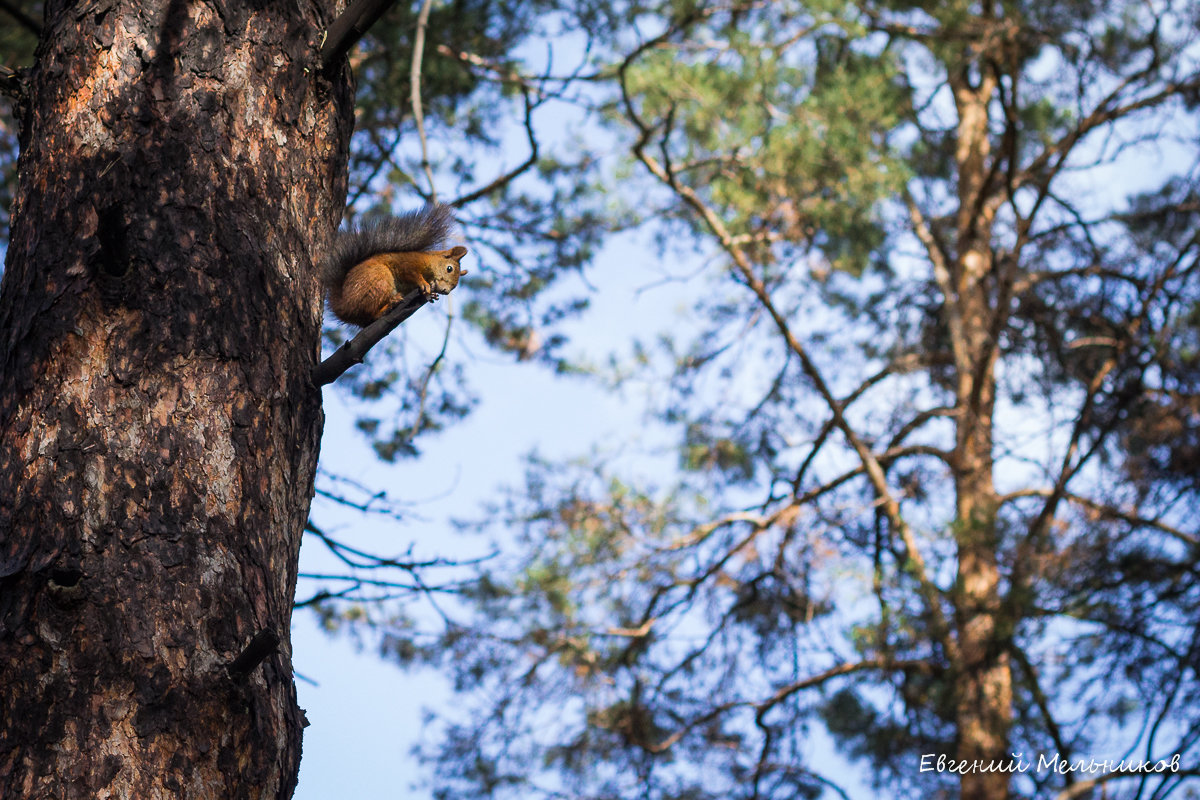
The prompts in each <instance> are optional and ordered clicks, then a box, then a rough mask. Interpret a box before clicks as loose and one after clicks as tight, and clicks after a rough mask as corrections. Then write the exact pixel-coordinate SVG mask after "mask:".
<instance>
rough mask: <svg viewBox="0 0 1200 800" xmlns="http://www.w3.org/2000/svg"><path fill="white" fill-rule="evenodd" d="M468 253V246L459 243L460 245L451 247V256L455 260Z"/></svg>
mask: <svg viewBox="0 0 1200 800" xmlns="http://www.w3.org/2000/svg"><path fill="white" fill-rule="evenodd" d="M466 254H467V248H465V247H463V246H462V245H459V246H458V247H452V248H450V257H451V258H453V259H454V260H455V261H457V260H458V259H460V258H462V257H463V256H465V255H466Z"/></svg>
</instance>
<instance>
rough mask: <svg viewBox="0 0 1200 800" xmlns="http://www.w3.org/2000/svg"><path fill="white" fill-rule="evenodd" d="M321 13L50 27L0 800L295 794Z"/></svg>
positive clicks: (312, 452) (322, 190) (0, 572)
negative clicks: (294, 636)
mask: <svg viewBox="0 0 1200 800" xmlns="http://www.w3.org/2000/svg"><path fill="white" fill-rule="evenodd" d="M331 5H332V4H331ZM326 14H327V12H325V11H322V10H321V9H319V8H318V7H317V5H316V4H313V3H305V2H301V3H299V4H287V3H283V4H280V3H273V4H265V3H208V2H186V3H185V2H170V3H163V2H159V3H141V2H133V1H132V0H108V1H107V2H106V1H105V0H100V2H91V3H79V4H78V5H72V4H64V3H61V2H59V3H50V4H49V5H48V8H47V14H46V24H45V30H44V34H43V40H42V44H41V47H40V48H39V51H38V58H37V63H36V65H35V67H34V70H33V72H32V76H31V85H30V99H31V104H30V108H31V115H32V116H31V119H30V120H29V126H28V129H27V130H28V134H27V137H26V141H24V142H23V150H22V154H21V160H20V193H19V197H18V205H17V208H16V210H15V214H14V224H13V231H12V240H11V245H10V248H9V252H8V262H7V269H6V272H5V275H4V280H3V286H2V289H0V797H4V798H18V797H55V798H74V797H78V798H89V800H90V799H91V798H104V797H137V798H144V799H147V800H148V799H149V798H159V797H162V798H166V797H170V798H201V797H203V798H217V797H221V798H242V797H245V798H260V797H269V798H284V797H289V796H290V795H291V792H292V789H293V787H294V784H295V775H296V769H297V765H298V761H299V752H300V732H301V725H302V720H303V715H302V713H301V711H300V710H299V709H298V707H297V706H296V700H295V688H294V684H293V681H292V669H291V661H290V658H289V654H290V649H289V646H288V644H287V640H288V632H289V623H290V617H291V607H292V599H293V590H294V585H295V579H296V556H297V552H298V549H299V545H300V536H301V532H302V529H303V526H304V522H305V519H306V516H307V512H308V506H309V500H310V498H311V493H312V484H313V474H314V470H315V466H316V459H317V449H318V440H319V437H320V432H321V425H322V414H321V406H320V395H319V392H318V391H317V390H316V389H315V388H314V387H313V386H312V384H311V382H310V380H309V373H310V370H311V368H312V366H313V364H314V363H315V361H316V359H317V356H318V351H319V338H320V327H321V297H320V292H319V287H318V284H317V279H316V274H315V270H314V269H313V260H314V257H315V256H316V255H319V251H320V250H322V249H323V248H324V246H325V244H326V243H327V242H328V241H329V238H330V236H331V234H332V232H333V230H334V229H335V227H336V225H337V222H338V220H339V218H340V216H341V210H342V202H343V201H344V197H345V185H346V175H345V165H346V150H347V145H348V140H349V134H350V129H351V119H350V113H351V109H352V97H351V91H350V87H349V84H348V81H346V80H345V79H344V78H343V79H340V80H339V82H338V83H337V85H335V86H329V85H326V84H324V83H323V82H322V79H321V78H319V77H318V76H317V74H316V73H317V70H315V69H313V67H314V65H315V60H316V57H317V48H318V45H319V43H320V34H321V31H322V28H323V26H324V25H325V24H327V23H328V22H329V19H328V18H327V16H326ZM259 631H274V632H275V633H277V634H278V635H279V636H280V637H282V638H283V640H284V643H283V644H282V645H281V646H280V648H279V649H278V651H276V652H275V653H273V654H271V655H270V656H269V657H267V659H266V660H265V661H264V662H263V663H262V664H261V665H259V666H257V667H255V668H253V669H251V670H250V671H249V672H248V674H246V675H244V676H241V677H237V676H231V675H230V674H229V672H228V671H227V665H228V664H229V663H230V662H231V661H233V660H234V659H235V658H236V657H237V656H238V654H239V652H241V651H242V649H243V648H244V647H245V646H246V645H247V644H248V643H249V642H250V640H251V638H252V637H253V636H254V635H255V634H256V633H258V632H259Z"/></svg>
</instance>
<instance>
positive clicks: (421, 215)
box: [321, 204, 467, 326]
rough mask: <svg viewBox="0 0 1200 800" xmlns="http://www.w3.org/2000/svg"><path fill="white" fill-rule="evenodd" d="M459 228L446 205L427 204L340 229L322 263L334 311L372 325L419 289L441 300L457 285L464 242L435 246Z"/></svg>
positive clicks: (343, 317) (349, 319)
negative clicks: (402, 213) (436, 248)
mask: <svg viewBox="0 0 1200 800" xmlns="http://www.w3.org/2000/svg"><path fill="white" fill-rule="evenodd" d="M453 229H454V216H453V211H452V209H451V208H450V207H449V206H446V205H440V204H438V205H428V206H426V207H425V208H423V209H421V210H419V211H414V212H411V213H409V214H404V215H403V216H399V217H392V218H389V219H385V220H382V221H380V222H377V223H372V224H368V225H365V226H362V227H359V228H357V229H353V230H350V231H348V232H346V233H342V234H339V235H338V238H337V241H336V242H335V244H334V247H333V252H332V253H330V255H329V257H328V258H327V259H326V260H325V263H324V265H323V266H322V268H321V282H322V283H323V284H324V285H325V290H326V291H327V292H328V295H329V308H330V309H331V310H332V311H333V313H334V315H335V316H336V317H337V318H338V319H340V320H342V321H343V322H347V323H349V324H351V325H361V326H366V325H370V324H371V323H372V322H374V321H375V320H377V319H379V318H380V317H382V316H383V315H384V314H385V313H386V312H387V311H388V309H390V308H392V307H393V306H394V305H396V304H397V303H399V302H400V301H401V300H402V299H404V298H405V297H407V296H410V295H411V293H412V292H414V291H419V292H421V294H423V295H424V296H425V298H426V299H427V300H431V301H432V300H436V299H437V296H438V295H440V294H447V293H449V292H450V291H451V290H452V289H453V288H454V287H456V286H458V280H459V278H460V277H462V276H463V275H466V274H467V271H466V270H465V269H463V268H462V265H461V263H460V262H461V261H462V257H463V256H465V255H466V254H467V248H465V247H461V246H460V247H452V248H450V249H449V250H435V249H434V248H435V247H438V246H439V245H442V244H444V243H445V242H446V240H447V239H448V238H449V237H450V234H451V233H452V232H453Z"/></svg>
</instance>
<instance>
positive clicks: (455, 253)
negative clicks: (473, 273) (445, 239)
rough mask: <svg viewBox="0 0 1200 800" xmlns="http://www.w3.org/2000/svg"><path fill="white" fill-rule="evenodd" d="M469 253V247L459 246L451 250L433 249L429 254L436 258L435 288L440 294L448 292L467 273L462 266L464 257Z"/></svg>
mask: <svg viewBox="0 0 1200 800" xmlns="http://www.w3.org/2000/svg"><path fill="white" fill-rule="evenodd" d="M466 254H467V248H465V247H462V246H459V247H452V248H450V249H449V250H433V251H431V252H430V253H429V254H428V255H430V256H432V257H433V259H434V263H433V289H434V291H435V292H437V293H438V294H446V293H448V292H449V291H450V290H451V289H453V288H454V287H455V286H458V279H459V278H461V277H462V276H463V275H466V274H467V271H466V270H465V269H463V268H462V264H461V263H460V262H461V261H462V257H463V256H465V255H466Z"/></svg>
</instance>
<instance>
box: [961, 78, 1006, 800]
mask: <svg viewBox="0 0 1200 800" xmlns="http://www.w3.org/2000/svg"><path fill="white" fill-rule="evenodd" d="M951 83H952V85H953V87H954V97H955V103H956V106H957V109H958V115H959V124H958V141H957V151H956V160H957V162H958V181H959V185H958V203H959V208H958V215H957V219H956V223H957V224H956V241H957V245H958V246H957V258H956V263H955V270H954V272H955V275H954V292H953V296H952V297H947V298H946V302H947V304H948V305H953V308H954V311H953V312H952V313H954V314H956V315H957V324H956V325H955V326H954V329H953V332H952V333H953V335H954V336H955V337H956V338H957V341H956V342H955V345H954V351H955V361H956V364H955V366H956V372H957V378H958V381H957V386H956V391H955V394H956V412H957V414H956V417H955V422H956V429H957V438H956V441H955V450H954V456H955V495H956V512H957V513H956V525H957V529H956V530H955V538H956V541H957V545H958V575H957V587H956V591H955V593H954V602H955V622H956V626H955V627H956V629H957V640H958V642H957V643H958V663H957V664H955V673H956V679H955V695H956V698H957V702H956V717H957V719H956V723H957V728H958V751H957V753H956V756H957V759H958V760H960V761H963V762H966V763H967V764H969V765H972V766H973V767H974V769H987V768H988V767H989V766H990V767H992V769H995V766H996V765H999V764H1001V763H1003V762H1004V761H1005V760H1006V756H1007V755H1008V736H1009V728H1010V727H1011V724H1012V671H1011V665H1010V664H1009V658H1008V653H1007V644H1006V641H1007V634H1006V632H1005V631H1004V630H1002V625H1001V618H1000V569H999V565H998V563H999V562H998V548H999V542H998V539H997V528H996V507H997V498H996V487H995V484H994V482H993V470H994V458H993V448H994V441H993V433H992V419H993V415H994V413H995V398H996V372H995V365H996V355H997V352H998V350H997V348H996V346H995V344H996V343H995V341H994V335H995V334H994V332H993V330H992V321H993V318H994V316H995V314H997V313H1000V311H999V310H998V309H997V308H995V307H994V305H993V304H994V302H995V301H994V297H993V295H992V293H993V292H994V291H995V286H996V283H997V275H996V264H995V260H994V256H993V253H992V249H991V248H992V238H993V229H994V225H995V213H996V208H997V205H998V198H999V196H1000V195H999V194H998V193H997V192H996V191H995V189H994V187H992V186H990V185H989V172H990V164H989V156H990V142H989V136H990V135H991V131H990V130H989V120H988V111H989V103H991V102H992V96H993V94H994V93H995V91H996V83H995V78H994V77H992V76H991V75H990V74H989V73H987V72H984V73H983V75H982V77H979V78H977V79H975V80H972V78H971V77H970V75H969V71H964V74H962V75H960V76H957V78H956V79H955V80H952V82H951ZM1008 784H1009V774H1008V773H1006V772H998V771H991V770H989V771H985V772H977V771H966V772H964V774H963V775H962V781H961V794H962V797H963V798H970V799H971V800H1005V798H1007V797H1008Z"/></svg>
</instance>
